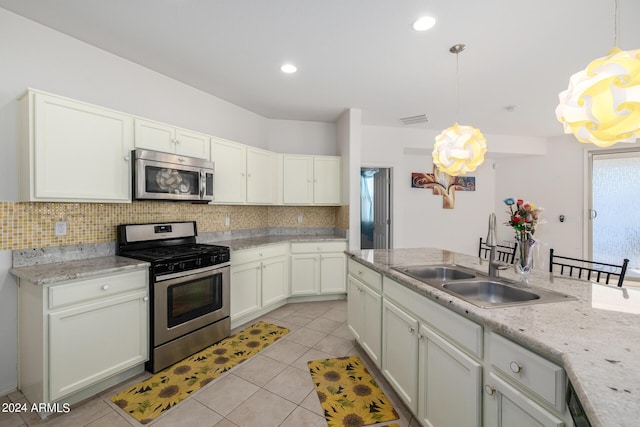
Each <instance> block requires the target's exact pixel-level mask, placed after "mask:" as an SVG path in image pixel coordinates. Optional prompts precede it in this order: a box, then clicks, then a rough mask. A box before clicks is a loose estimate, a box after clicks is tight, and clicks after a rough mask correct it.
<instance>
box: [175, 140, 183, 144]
mask: <svg viewBox="0 0 640 427" xmlns="http://www.w3.org/2000/svg"><path fill="white" fill-rule="evenodd" d="M173 141H174V142H175V143H176V144H182V142H180V140H179V139H174V140H173Z"/></svg>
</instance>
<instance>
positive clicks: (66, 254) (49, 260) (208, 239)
mask: <svg viewBox="0 0 640 427" xmlns="http://www.w3.org/2000/svg"><path fill="white" fill-rule="evenodd" d="M331 235H333V236H336V239H346V230H343V229H340V228H336V227H265V228H252V229H242V230H230V231H217V232H203V233H199V235H198V236H197V237H196V240H197V241H198V242H199V243H211V244H214V243H221V242H233V241H236V240H244V239H252V238H258V237H266V236H289V237H291V238H297V237H300V238H304V237H307V238H309V239H313V238H314V237H315V238H319V236H323V237H327V236H331ZM116 246H117V243H116V242H106V243H90V244H79V245H68V246H51V247H46V248H27V249H17V250H14V251H12V254H11V255H12V267H13V268H20V267H29V266H35V265H46V264H54V263H60V262H69V261H79V260H85V259H91V258H98V257H106V256H115V255H116Z"/></svg>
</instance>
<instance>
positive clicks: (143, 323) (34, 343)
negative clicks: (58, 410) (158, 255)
mask: <svg viewBox="0 0 640 427" xmlns="http://www.w3.org/2000/svg"><path fill="white" fill-rule="evenodd" d="M148 314H149V298H148V270H147V269H144V270H136V271H132V272H127V273H119V274H112V275H107V276H102V277H96V278H91V279H86V280H75V281H70V282H66V283H61V284H56V285H51V286H37V285H34V284H32V283H29V282H23V281H22V280H20V281H19V317H20V318H19V337H20V339H19V360H20V366H19V375H18V376H19V388H20V390H21V391H22V392H23V393H24V395H25V396H26V397H27V399H28V400H29V401H30V402H32V403H33V402H35V403H38V402H54V401H65V402H73V401H78V400H79V399H75V398H73V396H74V394H76V393H82V392H83V391H85V390H87V389H89V388H91V387H93V391H94V392H97V391H100V389H101V384H102V383H103V382H105V381H111V380H113V378H114V377H117V376H118V375H119V374H122V373H124V372H125V371H127V370H129V369H131V368H133V367H136V366H140V371H142V370H143V368H142V364H143V363H144V362H145V361H146V360H147V359H148V351H149V350H148V349H149V342H148V328H149V326H148V325H149V324H148ZM123 379H124V378H120V381H122V380H123ZM110 385H113V384H107V385H106V386H105V387H103V388H106V387H107V386H110ZM93 394H95V393H93ZM84 397H86V396H84Z"/></svg>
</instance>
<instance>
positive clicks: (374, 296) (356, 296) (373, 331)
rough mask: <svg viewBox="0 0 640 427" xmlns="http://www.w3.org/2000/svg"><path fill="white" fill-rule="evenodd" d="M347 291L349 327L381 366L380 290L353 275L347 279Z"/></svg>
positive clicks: (373, 359) (378, 365)
mask: <svg viewBox="0 0 640 427" xmlns="http://www.w3.org/2000/svg"><path fill="white" fill-rule="evenodd" d="M378 276H379V274H378ZM380 281H381V278H380ZM347 291H348V292H347V306H348V308H347V310H348V313H347V316H348V318H347V325H348V326H347V327H348V328H349V331H350V332H351V334H352V335H353V337H354V338H355V339H356V341H358V343H359V344H360V346H362V348H363V349H364V351H366V352H367V354H368V355H369V357H370V358H371V360H372V361H373V363H375V365H376V366H377V367H378V368H380V367H381V366H380V360H381V357H380V352H381V347H382V296H381V295H380V292H379V291H376V290H375V289H373V288H372V287H370V286H368V285H366V284H365V283H364V282H362V281H360V280H358V279H356V278H355V277H353V276H351V275H349V277H348V279H347Z"/></svg>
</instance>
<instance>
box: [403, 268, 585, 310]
mask: <svg viewBox="0 0 640 427" xmlns="http://www.w3.org/2000/svg"><path fill="white" fill-rule="evenodd" d="M392 270H395V271H397V272H399V273H402V274H405V275H407V276H409V277H412V278H414V279H416V280H419V281H421V282H423V283H425V284H427V285H429V286H432V287H434V288H436V289H439V290H441V291H444V292H446V293H448V294H450V295H453V296H455V297H457V298H460V299H462V300H464V301H467V302H469V303H471V304H474V305H477V306H478V307H482V308H494V307H509V306H515V305H526V304H544V303H550V302H559V301H572V300H576V299H577V298H576V297H573V296H571V295H566V294H563V293H561V292H555V291H551V290H547V289H541V288H535V289H534V288H532V287H529V286H527V285H525V284H524V283H521V282H516V281H514V280H509V279H505V278H501V277H500V278H496V277H489V276H488V275H486V274H483V273H480V272H479V271H476V270H472V269H470V268H466V267H462V266H459V265H456V264H440V265H415V266H408V267H392Z"/></svg>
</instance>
